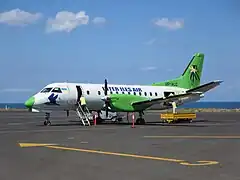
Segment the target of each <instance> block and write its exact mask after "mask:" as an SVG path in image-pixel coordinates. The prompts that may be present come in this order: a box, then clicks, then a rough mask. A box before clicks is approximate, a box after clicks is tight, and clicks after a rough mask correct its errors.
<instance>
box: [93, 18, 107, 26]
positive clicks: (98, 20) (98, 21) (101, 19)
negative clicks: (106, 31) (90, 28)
mask: <svg viewBox="0 0 240 180" xmlns="http://www.w3.org/2000/svg"><path fill="white" fill-rule="evenodd" d="M92 22H93V24H105V23H106V19H105V18H104V17H95V18H94V19H93V20H92Z"/></svg>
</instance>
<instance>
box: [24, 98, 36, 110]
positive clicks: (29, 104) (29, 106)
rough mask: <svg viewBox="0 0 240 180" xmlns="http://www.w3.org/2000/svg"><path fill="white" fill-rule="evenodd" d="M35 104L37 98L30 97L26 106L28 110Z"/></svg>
mask: <svg viewBox="0 0 240 180" xmlns="http://www.w3.org/2000/svg"><path fill="white" fill-rule="evenodd" d="M34 102H35V98H34V97H30V98H29V99H28V100H27V101H26V102H25V103H24V105H25V106H26V107H27V108H31V107H32V106H33V104H34Z"/></svg>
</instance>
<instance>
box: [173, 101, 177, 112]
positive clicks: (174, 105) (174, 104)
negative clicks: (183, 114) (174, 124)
mask: <svg viewBox="0 0 240 180" xmlns="http://www.w3.org/2000/svg"><path fill="white" fill-rule="evenodd" d="M172 108H173V113H176V108H177V104H176V103H175V102H172Z"/></svg>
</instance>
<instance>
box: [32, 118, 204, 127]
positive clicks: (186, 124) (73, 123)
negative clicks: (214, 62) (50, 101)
mask: <svg viewBox="0 0 240 180" xmlns="http://www.w3.org/2000/svg"><path fill="white" fill-rule="evenodd" d="M68 122H69V123H56V124H54V123H52V124H51V126H82V124H81V122H80V121H76V120H69V121H68ZM197 122H208V121H207V120H195V121H193V122H191V123H189V122H180V123H173V124H168V123H162V122H159V121H151V122H147V123H146V124H144V125H141V126H183V127H208V125H207V124H195V123H197ZM103 125H108V126H110V125H114V126H116V125H118V126H131V125H132V122H116V123H113V122H103V123H101V124H97V126H103ZM36 126H45V125H43V124H38V125H36ZM135 126H139V125H136V124H135Z"/></svg>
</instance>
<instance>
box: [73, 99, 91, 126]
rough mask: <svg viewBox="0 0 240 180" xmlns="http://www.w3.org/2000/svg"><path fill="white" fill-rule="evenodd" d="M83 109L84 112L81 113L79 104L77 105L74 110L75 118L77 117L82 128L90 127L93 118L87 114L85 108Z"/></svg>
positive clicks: (87, 111)
mask: <svg viewBox="0 0 240 180" xmlns="http://www.w3.org/2000/svg"><path fill="white" fill-rule="evenodd" d="M85 109H86V111H83V109H82V107H81V105H80V103H78V104H77V109H76V113H77V116H78V117H79V119H80V120H81V122H82V124H83V125H84V126H91V122H92V121H93V116H92V114H91V113H90V112H89V110H88V108H87V107H86V108H85Z"/></svg>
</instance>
